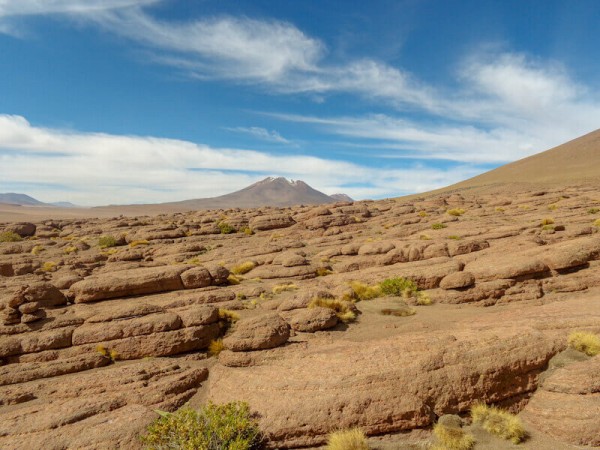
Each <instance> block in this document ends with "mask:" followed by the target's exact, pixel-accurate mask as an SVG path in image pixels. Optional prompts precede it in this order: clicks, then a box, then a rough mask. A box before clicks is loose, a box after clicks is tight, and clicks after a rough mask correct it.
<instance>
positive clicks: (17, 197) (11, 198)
mask: <svg viewBox="0 0 600 450" xmlns="http://www.w3.org/2000/svg"><path fill="white" fill-rule="evenodd" d="M0 203H8V204H12V205H22V206H45V205H46V204H45V203H43V202H40V201H39V200H36V199H35V198H33V197H30V196H29V195H25V194H17V193H14V192H7V193H6V194H0Z"/></svg>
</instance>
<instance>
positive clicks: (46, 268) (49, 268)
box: [41, 261, 56, 272]
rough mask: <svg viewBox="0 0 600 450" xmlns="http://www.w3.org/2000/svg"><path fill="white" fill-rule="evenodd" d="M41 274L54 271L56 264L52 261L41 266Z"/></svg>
mask: <svg viewBox="0 0 600 450" xmlns="http://www.w3.org/2000/svg"><path fill="white" fill-rule="evenodd" d="M41 269H42V272H54V271H55V270H56V263H55V262H53V261H47V262H45V263H44V264H42V267H41Z"/></svg>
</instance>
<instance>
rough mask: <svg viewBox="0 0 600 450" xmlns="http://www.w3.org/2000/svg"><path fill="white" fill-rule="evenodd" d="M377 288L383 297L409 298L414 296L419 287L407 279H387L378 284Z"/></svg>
mask: <svg viewBox="0 0 600 450" xmlns="http://www.w3.org/2000/svg"><path fill="white" fill-rule="evenodd" d="M379 288H380V290H381V292H382V293H384V294H385V295H394V296H397V297H404V298H410V297H412V296H413V295H416V293H417V291H418V290H419V287H418V286H417V283H415V282H414V281H412V280H409V279H407V278H402V277H396V278H388V279H386V280H383V281H382V282H381V283H379Z"/></svg>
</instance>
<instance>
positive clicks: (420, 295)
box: [417, 291, 433, 306]
mask: <svg viewBox="0 0 600 450" xmlns="http://www.w3.org/2000/svg"><path fill="white" fill-rule="evenodd" d="M431 304H433V300H432V299H431V297H430V296H429V294H428V293H427V292H422V291H419V292H417V305H421V306H429V305H431Z"/></svg>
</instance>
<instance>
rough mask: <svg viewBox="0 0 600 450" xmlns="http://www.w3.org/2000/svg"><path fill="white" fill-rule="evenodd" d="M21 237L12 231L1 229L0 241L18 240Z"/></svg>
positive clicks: (20, 239)
mask: <svg viewBox="0 0 600 450" xmlns="http://www.w3.org/2000/svg"><path fill="white" fill-rule="evenodd" d="M22 240H23V238H22V237H21V236H19V235H18V234H17V233H14V232H12V231H3V232H2V233H0V242H19V241H22Z"/></svg>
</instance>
